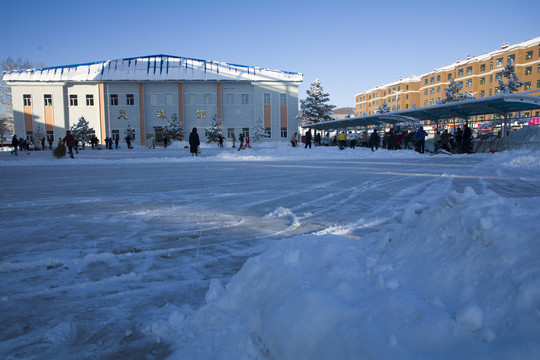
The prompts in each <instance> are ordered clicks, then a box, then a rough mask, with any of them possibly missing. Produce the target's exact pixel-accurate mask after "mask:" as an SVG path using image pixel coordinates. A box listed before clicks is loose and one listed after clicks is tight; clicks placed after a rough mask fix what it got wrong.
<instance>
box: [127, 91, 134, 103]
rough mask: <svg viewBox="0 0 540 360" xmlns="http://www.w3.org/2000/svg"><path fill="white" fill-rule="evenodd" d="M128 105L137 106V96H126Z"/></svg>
mask: <svg viewBox="0 0 540 360" xmlns="http://www.w3.org/2000/svg"><path fill="white" fill-rule="evenodd" d="M126 105H135V96H134V95H133V94H126Z"/></svg>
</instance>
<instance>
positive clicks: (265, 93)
mask: <svg viewBox="0 0 540 360" xmlns="http://www.w3.org/2000/svg"><path fill="white" fill-rule="evenodd" d="M3 80H4V81H5V82H6V83H7V84H8V85H9V86H11V90H12V99H13V100H12V101H13V120H14V127H15V134H17V135H18V136H19V137H20V136H23V134H24V135H26V136H27V137H29V136H31V134H32V133H33V131H34V129H36V128H37V127H38V126H41V127H42V128H43V129H45V130H46V132H47V135H48V136H53V137H54V138H53V139H57V138H58V137H62V136H64V135H65V132H66V130H68V129H69V127H70V126H72V125H73V124H76V123H77V122H78V121H79V119H80V118H81V117H82V116H83V117H84V118H85V119H86V120H87V121H89V122H90V126H91V127H92V128H93V129H94V130H95V135H96V136H97V137H98V139H99V140H100V141H101V142H103V140H104V139H105V138H106V137H113V138H117V137H118V138H119V139H120V140H123V139H124V138H125V136H126V134H125V131H126V129H127V128H128V126H129V127H130V128H132V129H135V141H134V142H135V143H136V144H140V145H145V144H146V139H147V138H149V137H151V136H155V138H156V139H157V140H158V141H159V140H160V139H161V137H162V129H163V127H164V126H166V125H168V123H169V121H168V120H170V119H171V118H172V117H174V116H176V117H178V119H180V120H181V121H182V122H183V124H184V130H185V132H186V134H189V132H190V131H191V129H192V128H193V127H197V128H198V130H199V134H200V135H202V136H203V137H204V128H206V127H208V126H209V125H210V123H211V120H212V117H214V116H215V117H217V119H220V120H221V126H222V129H223V134H224V136H225V137H227V138H231V137H232V135H233V134H235V135H236V136H237V137H238V135H239V134H240V133H241V132H243V133H249V131H250V129H253V128H254V127H255V126H256V124H257V121H258V119H261V120H262V122H263V126H264V127H265V128H266V129H267V132H268V133H269V134H270V135H271V139H272V140H277V139H287V137H288V134H290V133H294V132H295V131H297V129H298V124H297V120H296V114H297V112H298V87H299V86H300V84H301V83H302V80H303V75H302V74H300V73H294V72H286V71H276V70H269V69H264V68H259V67H253V66H243V65H233V64H228V63H223V62H215V61H206V60H197V59H189V58H183V57H175V56H168V55H155V56H145V57H138V58H128V59H119V60H108V61H102V62H95V63H88V64H78V65H68V66H57V67H49V68H43V69H31V70H21V71H12V72H7V73H4V76H3Z"/></svg>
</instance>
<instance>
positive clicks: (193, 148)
mask: <svg viewBox="0 0 540 360" xmlns="http://www.w3.org/2000/svg"><path fill="white" fill-rule="evenodd" d="M200 144H201V142H200V140H199V134H197V128H195V127H194V128H193V130H191V134H189V152H190V153H191V156H198V154H197V150H198V149H199V145H200Z"/></svg>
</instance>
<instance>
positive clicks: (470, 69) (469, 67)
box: [467, 66, 472, 75]
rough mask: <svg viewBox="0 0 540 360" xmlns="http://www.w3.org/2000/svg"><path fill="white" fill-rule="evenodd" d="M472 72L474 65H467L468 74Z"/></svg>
mask: <svg viewBox="0 0 540 360" xmlns="http://www.w3.org/2000/svg"><path fill="white" fill-rule="evenodd" d="M471 74H472V66H467V75H471Z"/></svg>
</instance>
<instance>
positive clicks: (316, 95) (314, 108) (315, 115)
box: [300, 79, 336, 122]
mask: <svg viewBox="0 0 540 360" xmlns="http://www.w3.org/2000/svg"><path fill="white" fill-rule="evenodd" d="M306 92H307V97H306V99H305V100H300V110H301V112H302V114H301V115H300V117H301V118H302V119H304V120H307V121H312V122H320V121H330V120H332V117H331V116H330V115H332V109H334V108H335V107H336V106H335V105H329V104H327V102H328V101H330V96H329V95H328V92H326V91H324V90H323V88H322V86H321V82H320V80H319V79H317V80H315V81H314V82H313V83H312V84H311V86H310V88H309V89H308V90H307V91H306Z"/></svg>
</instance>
